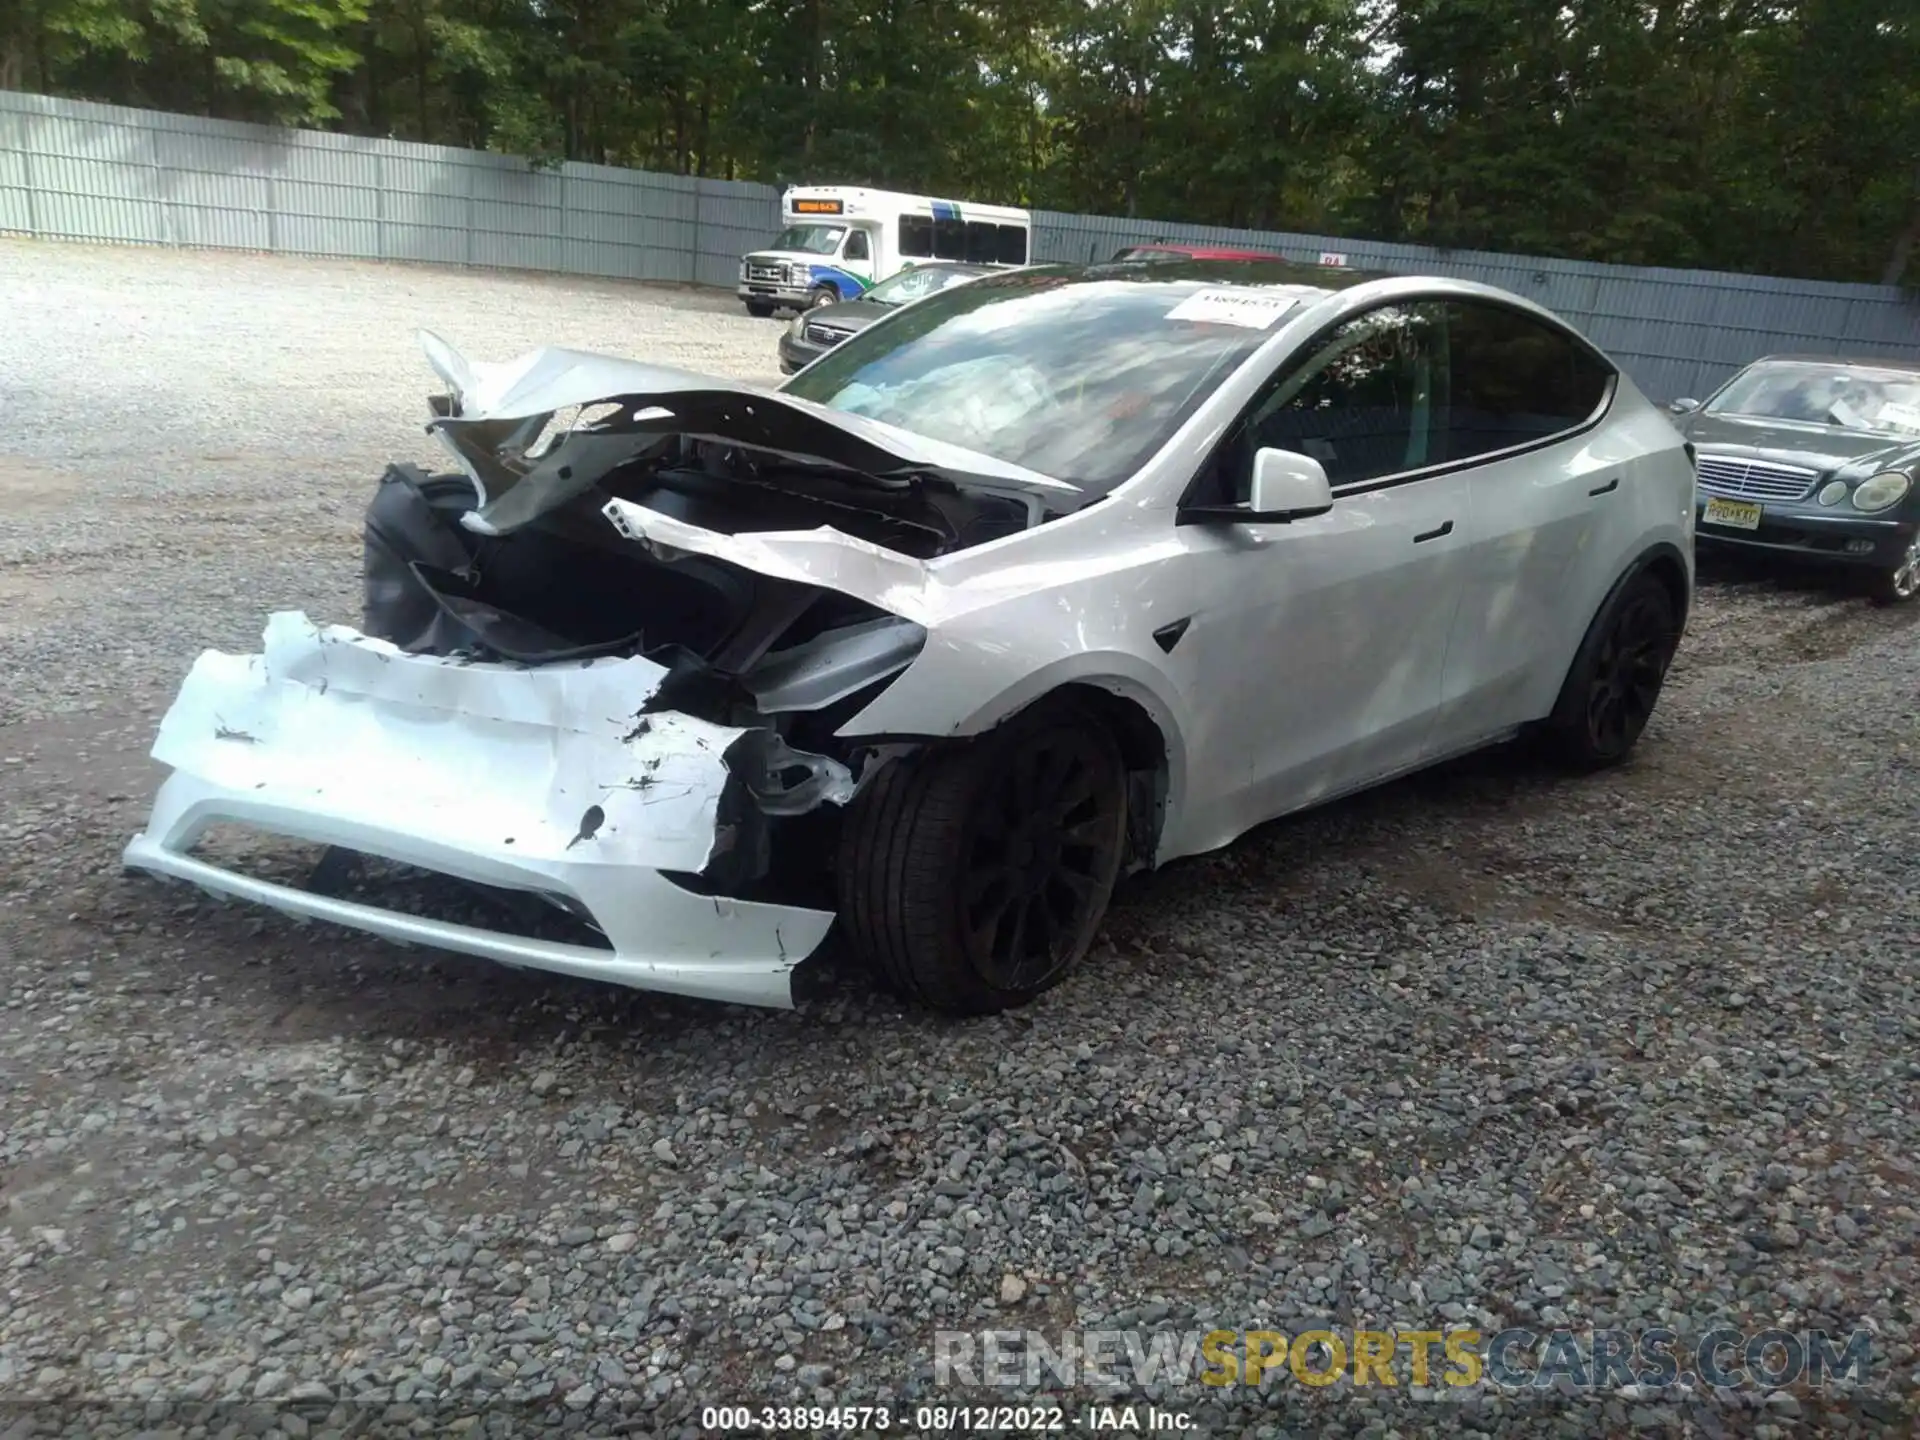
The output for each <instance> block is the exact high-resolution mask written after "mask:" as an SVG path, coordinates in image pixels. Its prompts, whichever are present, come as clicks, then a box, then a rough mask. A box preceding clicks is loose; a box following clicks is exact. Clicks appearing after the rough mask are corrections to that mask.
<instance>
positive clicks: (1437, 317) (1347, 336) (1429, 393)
mask: <svg viewBox="0 0 1920 1440" xmlns="http://www.w3.org/2000/svg"><path fill="white" fill-rule="evenodd" d="M1446 385H1447V354H1446V327H1445V324H1444V317H1443V313H1442V309H1441V307H1440V306H1439V305H1437V304H1416V305H1393V306H1387V307H1385V308H1383V309H1379V310H1370V311H1368V312H1367V313H1366V314H1364V315H1358V316H1355V317H1354V318H1353V319H1352V320H1349V321H1347V323H1346V324H1344V325H1342V326H1341V327H1340V328H1339V329H1337V330H1335V331H1334V332H1333V333H1332V334H1330V335H1329V336H1327V337H1326V339H1325V341H1324V342H1323V343H1322V344H1320V345H1319V346H1318V347H1317V348H1316V349H1315V350H1314V352H1313V353H1312V354H1311V355H1310V356H1309V357H1308V358H1307V360H1306V361H1305V362H1304V363H1302V364H1300V365H1296V366H1292V367H1290V368H1289V369H1288V371H1287V372H1286V373H1285V374H1283V375H1281V376H1280V377H1279V378H1278V379H1277V380H1276V381H1275V382H1274V384H1273V385H1272V386H1271V388H1270V389H1269V390H1268V392H1267V393H1266V394H1265V395H1263V396H1262V397H1261V398H1260V399H1258V400H1256V401H1255V402H1254V405H1253V408H1252V410H1251V411H1250V412H1249V413H1248V415H1247V419H1246V421H1245V423H1244V426H1243V429H1242V438H1241V443H1240V444H1239V446H1238V447H1236V448H1237V449H1238V450H1239V452H1240V453H1239V455H1238V456H1237V457H1236V460H1237V468H1238V469H1239V471H1240V473H1239V474H1237V475H1236V476H1235V479H1236V481H1237V487H1236V494H1237V495H1240V496H1244V495H1245V494H1246V486H1247V482H1248V479H1249V477H1250V475H1251V472H1252V466H1253V455H1254V452H1255V451H1257V450H1263V449H1268V448H1273V449H1280V450H1294V451H1298V452H1299V453H1300V454H1302V455H1311V456H1312V457H1313V458H1314V459H1316V460H1318V461H1319V462H1320V463H1321V465H1323V466H1324V467H1325V468H1326V472H1327V479H1328V481H1329V482H1331V483H1332V484H1333V485H1334V486H1335V487H1336V488H1337V487H1339V486H1342V485H1353V484H1357V483H1359V482H1361V481H1365V480H1376V479H1379V478H1380V477H1381V476H1383V475H1396V474H1400V473H1402V472H1404V471H1408V470H1418V469H1420V468H1421V467H1422V466H1425V465H1432V464H1437V463H1438V462H1439V461H1441V460H1442V459H1444V458H1445V456H1444V454H1443V449H1442V446H1441V445H1440V444H1439V440H1440V436H1439V434H1438V427H1437V426H1436V424H1435V412H1436V411H1438V413H1439V414H1440V415H1441V416H1443V417H1444V415H1445V414H1446V395H1445V390H1446Z"/></svg>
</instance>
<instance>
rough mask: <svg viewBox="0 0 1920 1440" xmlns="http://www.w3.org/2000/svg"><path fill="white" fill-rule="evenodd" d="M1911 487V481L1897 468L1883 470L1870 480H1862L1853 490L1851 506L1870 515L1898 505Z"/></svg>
mask: <svg viewBox="0 0 1920 1440" xmlns="http://www.w3.org/2000/svg"><path fill="white" fill-rule="evenodd" d="M1912 488H1913V481H1912V479H1911V478H1909V477H1908V476H1906V475H1902V474H1901V473H1900V472H1899V471H1898V470H1883V471H1881V472H1880V473H1879V474H1878V475H1875V476H1874V477H1873V478H1872V479H1871V480H1862V481H1861V482H1860V483H1859V485H1858V486H1856V487H1855V488H1854V492H1853V508H1854V509H1856V510H1863V511H1865V512H1866V513H1867V514H1869V515H1872V514H1875V513H1876V512H1878V511H1881V510H1887V509H1890V508H1892V507H1893V506H1895V505H1898V504H1899V503H1900V502H1901V501H1902V500H1904V499H1905V498H1906V494H1907V491H1909V490H1911V489H1912Z"/></svg>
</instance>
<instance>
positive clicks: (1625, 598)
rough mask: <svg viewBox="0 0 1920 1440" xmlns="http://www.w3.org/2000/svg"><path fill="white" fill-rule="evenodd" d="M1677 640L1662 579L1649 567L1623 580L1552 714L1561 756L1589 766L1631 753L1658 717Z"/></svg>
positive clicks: (1549, 730) (1551, 737) (1550, 732)
mask: <svg viewBox="0 0 1920 1440" xmlns="http://www.w3.org/2000/svg"><path fill="white" fill-rule="evenodd" d="M1679 639H1680V637H1679V626H1678V622H1677V620H1676V617H1675V614H1674V603H1673V597H1672V595H1671V594H1669V593H1668V591H1667V587H1666V586H1665V585H1664V584H1663V583H1662V582H1661V580H1660V578H1659V577H1658V576H1657V575H1654V574H1652V573H1651V572H1649V571H1645V570H1643V571H1640V572H1639V573H1638V574H1636V575H1633V576H1631V577H1629V578H1628V579H1627V580H1626V581H1624V582H1623V583H1622V584H1621V585H1620V586H1619V587H1618V588H1617V589H1616V590H1615V591H1614V593H1613V594H1612V595H1611V596H1609V597H1608V599H1607V603H1606V604H1604V605H1602V606H1601V607H1600V613H1599V614H1598V615H1596V616H1595V617H1594V619H1593V623H1592V624H1591V625H1590V626H1589V627H1588V629H1587V634H1586V638H1585V639H1584V640H1583V641H1582V642H1581V645H1580V650H1579V652H1578V653H1577V654H1576V655H1575V657H1574V661H1573V665H1572V668H1571V669H1569V671H1568V672H1567V678H1566V681H1565V683H1564V684H1563V685H1562V687H1561V690H1560V698H1559V700H1558V701H1557V702H1556V703H1555V705H1554V708H1553V714H1552V715H1551V716H1550V717H1549V718H1548V721H1547V724H1546V737H1547V739H1548V741H1549V743H1550V744H1551V746H1552V748H1553V749H1554V751H1555V752H1556V753H1557V754H1558V756H1559V758H1560V759H1562V760H1563V761H1566V762H1567V763H1569V764H1571V765H1573V766H1575V767H1576V768H1579V769H1586V770H1598V769H1603V768H1605V767H1606V766H1609V765H1616V764H1618V763H1619V762H1620V761H1622V760H1624V759H1626V757H1627V755H1628V754H1629V753H1631V751H1632V750H1633V747H1634V745H1635V743H1637V742H1638V741H1639V739H1640V734H1641V732H1642V731H1644V730H1645V729H1646V728H1647V722H1648V721H1649V720H1650V719H1652V718H1653V710H1654V706H1655V705H1656V704H1657V703H1658V702H1659V699H1660V691H1661V688H1662V687H1663V686H1664V685H1665V684H1666V678H1667V668H1668V667H1669V666H1670V665H1671V664H1672V663H1673V652H1674V650H1675V649H1676V648H1677V647H1678V645H1679Z"/></svg>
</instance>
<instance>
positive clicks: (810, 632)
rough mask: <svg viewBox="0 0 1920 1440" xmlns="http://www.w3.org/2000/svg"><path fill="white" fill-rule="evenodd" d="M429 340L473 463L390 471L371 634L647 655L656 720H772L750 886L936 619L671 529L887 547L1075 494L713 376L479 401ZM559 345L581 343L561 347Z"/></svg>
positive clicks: (960, 544) (545, 660) (1023, 518)
mask: <svg viewBox="0 0 1920 1440" xmlns="http://www.w3.org/2000/svg"><path fill="white" fill-rule="evenodd" d="M426 343H427V348H428V353H429V355H430V357H431V358H433V359H434V360H435V363H436V367H437V368H439V369H440V370H441V372H442V374H443V377H444V378H446V379H447V380H448V381H449V384H450V385H452V386H453V387H454V390H453V393H451V394H448V395H445V396H436V397H434V399H433V402H432V403H433V409H434V412H435V419H434V421H433V423H432V424H431V426H430V427H429V428H430V429H431V430H432V432H433V433H434V434H436V435H437V436H438V437H439V438H440V439H441V441H442V442H443V443H444V444H445V445H446V446H447V448H448V449H449V450H450V451H451V452H452V453H453V455H454V456H455V457H456V458H457V459H458V460H459V461H460V463H461V466H462V469H463V471H464V473H461V474H439V475H429V474H427V473H426V472H424V471H422V470H420V469H419V468H418V467H415V466H409V465H394V466H390V467H389V468H388V470H387V472H386V473H385V475H383V476H382V477H381V482H380V485H379V488H378V490H377V492H376V493H375V495H374V498H373V501H372V504H371V505H370V506H369V509H368V512H367V517H366V529H365V562H364V576H365V600H364V612H363V617H362V628H363V631H364V633H365V634H367V635H368V636H372V637H377V638H379V639H383V640H388V641H391V642H392V643H393V644H395V645H396V646H398V647H399V648H400V649H401V650H403V651H405V652H406V653H408V654H415V655H434V656H443V657H450V658H453V657H464V658H470V659H474V660H482V661H502V662H510V663H517V664H521V665H546V664H552V663H554V662H558V661H582V660H590V659H599V658H615V657H627V656H644V657H646V658H647V659H649V660H651V661H653V662H655V663H656V664H659V665H661V666H662V667H664V669H665V670H666V672H667V674H666V678H665V680H664V681H663V683H662V684H661V686H660V687H659V689H658V690H657V691H656V692H655V693H654V694H653V696H652V697H651V698H649V699H648V700H647V701H646V702H645V704H644V705H642V706H641V707H639V709H638V710H637V711H636V714H635V720H636V723H640V722H642V720H643V717H644V715H645V714H648V713H654V712H675V713H680V714H686V715H691V716H696V717H698V718H700V719H702V720H706V721H709V722H711V723H714V724H720V725H727V726H733V727H738V728H742V729H745V730H747V731H749V734H750V736H751V737H752V738H751V740H750V741H749V742H748V743H745V744H742V745H738V746H736V747H735V749H734V750H733V751H732V752H730V755H729V759H730V764H731V767H732V768H733V770H734V771H735V772H736V774H738V775H739V776H740V778H741V781H742V784H743V785H744V786H745V788H746V789H747V791H748V792H749V793H750V795H751V796H752V798H753V800H754V802H755V803H754V804H753V805H752V806H751V807H746V806H740V805H732V806H723V817H722V824H723V836H722V841H723V843H722V844H721V846H720V847H719V848H718V850H717V852H716V855H715V857H714V859H713V862H712V864H711V865H710V866H709V867H708V871H707V874H706V876H705V879H706V882H707V883H709V884H712V885H714V886H717V887H719V888H721V889H724V890H726V891H727V893H734V894H738V893H746V892H749V891H752V890H754V889H755V887H756V882H759V881H761V880H764V879H766V878H767V875H768V871H769V869H770V866H771V860H772V855H771V846H770V839H769V834H768V826H767V824H766V823H765V822H766V820H768V819H777V818H790V817H795V816H799V815H802V814H804V813H806V812H808V811H810V810H812V809H814V808H815V807H816V806H818V805H819V804H821V803H822V801H823V798H824V797H825V796H827V795H828V794H831V793H833V791H834V780H835V777H838V776H850V777H853V778H855V779H857V777H858V775H859V773H860V771H861V769H862V767H863V766H864V764H865V763H866V762H867V761H868V759H869V758H870V756H869V755H868V754H866V753H864V752H857V751H854V750H852V749H851V748H850V747H848V746H847V745H845V744H844V743H843V742H839V741H836V740H835V738H834V731H835V730H836V729H838V728H839V727H840V726H841V725H842V724H843V723H844V722H845V721H846V720H847V719H848V718H850V717H851V716H853V715H854V714H856V713H858V712H859V710H860V709H861V708H863V707H864V705H865V704H866V703H867V702H868V701H869V700H870V699H871V698H872V696H873V695H874V694H875V693H876V692H877V690H878V689H879V688H881V687H882V686H884V685H885V683H886V682H887V680H888V679H890V678H891V677H892V676H894V675H896V674H898V673H899V672H900V671H901V670H902V669H904V668H905V667H906V666H907V665H909V664H911V663H912V661H913V659H914V657H915V656H916V655H917V654H918V653H919V652H920V649H921V647H922V646H923V645H924V643H925V641H926V630H925V628H924V627H923V626H922V625H921V624H919V623H917V622H916V621H915V620H913V619H910V618H907V617H906V616H903V615H900V614H896V613H890V612H889V611H888V610H886V609H883V608H881V607H880V606H878V605H876V604H874V603H872V602H871V601H869V600H865V599H861V598H857V597H856V596H854V595H850V594H847V593H844V592H842V591H839V590H835V589H832V588H829V587H828V586H826V585H824V584H819V583H809V582H808V581H804V580H799V579H794V578H788V577H785V576H782V575H778V574H769V573H766V571H765V570H755V569H749V568H747V567H746V566H744V565H742V564H739V563H736V562H734V561H732V560H729V559H726V558H721V557H717V556H713V555H705V554H699V553H694V552H692V551H689V550H685V549H681V548H678V547H676V546H675V545H673V544H671V543H661V542H658V541H657V540H656V539H655V538H654V535H653V533H652V532H654V531H658V530H662V529H670V525H669V522H672V523H673V524H677V525H678V526H680V527H687V528H689V529H691V530H694V531H698V532H701V533H702V534H703V535H705V536H733V537H738V536H752V535H760V534H771V535H793V534H796V533H804V532H814V533H816V534H824V535H831V536H832V537H833V539H834V541H835V542H836V543H839V542H846V541H852V542H857V543H858V544H859V545H860V546H862V547H865V548H867V549H869V550H870V551H872V552H875V555H874V558H877V559H881V560H882V562H883V563H884V559H885V557H887V556H892V557H903V558H904V559H906V560H909V561H925V560H931V559H934V558H937V557H939V556H941V555H946V554H950V553H952V552H954V551H956V550H960V549H965V548H968V547H970V546H973V545H978V544H982V543H985V542H987V541H989V540H994V539H998V538H999V537H1001V536H1003V535H1009V534H1013V533H1015V532H1017V531H1019V530H1023V529H1025V528H1027V527H1029V526H1030V525H1033V524H1037V523H1040V522H1041V521H1043V520H1044V519H1045V518H1046V517H1047V516H1048V515H1049V514H1050V513H1058V512H1059V511H1060V510H1061V509H1063V508H1069V507H1068V505H1067V503H1066V502H1070V501H1071V499H1072V493H1071V491H1070V488H1069V487H1064V486H1060V485H1059V484H1058V482H1049V481H1046V480H1044V479H1043V478H1042V477H1037V476H1031V477H1029V476H1024V475H1018V474H1008V473H1005V472H1004V471H1002V472H1000V473H994V472H993V471H992V470H989V473H986V474H983V475H978V476H975V475H971V474H966V473H964V472H956V470H955V469H954V468H953V467H952V466H951V465H950V464H940V463H929V462H928V460H926V459H923V458H921V457H920V456H918V455H917V454H916V455H912V456H909V455H903V454H901V453H900V452H899V450H898V449H892V448H886V447H883V446H882V445H880V444H877V443H875V442H874V441H873V440H871V439H868V438H867V437H866V436H865V435H863V434H861V433H859V432H858V431H857V430H856V429H854V428H853V427H854V426H856V425H859V424H863V423H864V424H866V425H868V426H869V427H870V428H877V427H871V422H861V421H859V420H858V417H854V416H844V417H842V416H832V420H833V421H834V422H835V423H832V424H828V423H823V419H822V416H820V415H816V414H814V413H811V412H812V410H813V409H815V408H817V407H808V408H805V409H803V408H801V406H800V404H799V402H789V403H788V404H785V405H779V406H774V405H770V404H768V403H767V402H766V401H765V399H764V398H763V397H758V396H754V395H752V394H749V393H744V392H736V391H733V390H730V389H718V388H707V387H711V386H712V385H713V382H712V381H710V380H708V379H706V377H699V379H700V382H701V387H702V388H682V389H676V390H673V391H669V392H663V391H660V390H654V391H649V392H647V393H642V394H627V395H614V396H609V397H606V398H603V399H599V400H594V401H590V402H588V403H585V404H577V405H569V406H566V407H564V408H563V409H562V410H559V411H544V410H535V411H534V413H532V414H530V415H526V416H524V417H520V416H515V415H509V416H506V417H501V416H500V415H499V413H498V411H499V408H500V407H501V406H502V405H503V404H504V405H505V406H506V408H508V409H510V410H511V409H515V408H518V407H515V406H514V405H513V404H512V403H511V401H510V400H505V399H503V398H496V399H494V401H493V408H489V409H488V410H486V411H485V412H483V413H482V414H479V415H474V414H472V413H471V410H472V407H473V405H474V403H475V402H474V398H473V397H474V393H475V392H476V391H478V390H481V389H482V385H481V382H479V381H477V380H476V379H475V378H474V377H473V374H472V370H471V367H468V366H466V364H465V362H463V361H461V360H460V359H459V358H458V357H456V356H453V355H452V353H451V352H450V351H443V350H439V349H438V348H437V342H435V341H434V340H433V339H432V338H431V337H427V342H426ZM556 353H559V354H565V353H566V352H543V354H545V355H549V356H551V355H554V354H556ZM591 360H592V363H593V366H594V367H595V368H597V367H599V366H603V365H604V364H605V363H606V362H605V361H604V360H602V359H601V358H600V357H591ZM539 368H540V366H539V364H538V363H536V364H535V366H534V371H535V373H536V375H537V374H538V371H539ZM665 373H670V372H655V371H651V370H648V371H643V372H642V373H640V374H637V375H630V376H625V377H622V378H624V379H626V380H627V381H628V383H636V384H637V383H645V382H648V381H655V382H656V383H657V378H658V376H659V375H661V374H665ZM563 383H564V382H563ZM546 388H549V389H550V387H546ZM577 388H578V387H577V386H570V387H568V388H566V389H563V390H562V391H560V392H559V394H558V395H554V394H549V396H548V397H547V398H560V396H570V395H572V394H574V393H576V390H577ZM523 403H539V402H538V401H536V400H532V399H531V398H529V399H528V400H526V401H525V402H523ZM825 413H826V412H822V414H823V415H824V414H825ZM889 438H892V437H889ZM901 438H906V437H901ZM915 438H916V439H917V437H915ZM933 458H934V460H935V461H936V462H937V461H938V460H945V459H950V457H949V456H945V455H942V456H937V457H933ZM968 458H969V459H972V458H974V457H968ZM862 467H864V468H862ZM635 516H644V517H645V520H644V522H643V523H642V524H640V525H636V524H634V523H630V517H635ZM643 529H644V530H645V531H646V532H647V533H642V530H643ZM726 811H732V812H734V813H732V814H731V815H728V814H726V813H724V812H726ZM796 848H798V847H796ZM800 853H806V854H810V855H815V856H817V855H819V854H820V853H821V851H820V849H819V847H817V846H815V847H806V848H805V849H804V850H801V852H800ZM783 878H788V879H790V878H791V877H790V876H789V877H783Z"/></svg>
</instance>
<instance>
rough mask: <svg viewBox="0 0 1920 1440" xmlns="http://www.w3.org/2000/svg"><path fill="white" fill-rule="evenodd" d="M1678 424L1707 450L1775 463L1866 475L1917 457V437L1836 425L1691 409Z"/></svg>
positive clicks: (1919, 447)
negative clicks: (1690, 412) (1701, 411)
mask: <svg viewBox="0 0 1920 1440" xmlns="http://www.w3.org/2000/svg"><path fill="white" fill-rule="evenodd" d="M1682 429H1683V432H1684V434H1685V435H1686V437H1687V439H1689V440H1691V441H1693V443H1694V444H1695V445H1697V446H1699V447H1700V448H1701V449H1702V450H1703V451H1706V452H1709V453H1713V454H1721V455H1736V456H1739V457H1740V458H1741V459H1750V460H1766V461H1771V462H1773V463H1774V464H1777V465H1804V466H1805V467H1807V468H1808V469H1809V470H1818V471H1820V472H1821V473H1822V474H1831V473H1832V472H1833V471H1836V470H1842V469H1844V470H1848V471H1857V472H1858V473H1860V474H1862V475H1866V474H1871V473H1872V472H1874V471H1876V470H1887V469H1894V468H1900V469H1904V468H1906V467H1907V466H1909V465H1913V464H1915V463H1916V462H1920V439H1912V440H1903V439H1901V438H1900V437H1898V436H1894V435H1885V434H1880V433H1877V432H1870V431H1864V430H1848V429H1845V428H1844V427H1842V426H1839V425H1809V424H1796V423H1795V422H1793V421H1790V420H1768V419H1763V418H1760V417H1757V416H1739V415H1708V414H1703V413H1700V412H1698V411H1696V412H1695V413H1694V415H1693V416H1692V418H1691V419H1690V420H1689V421H1688V423H1687V424H1686V425H1684V426H1683V427H1682Z"/></svg>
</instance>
